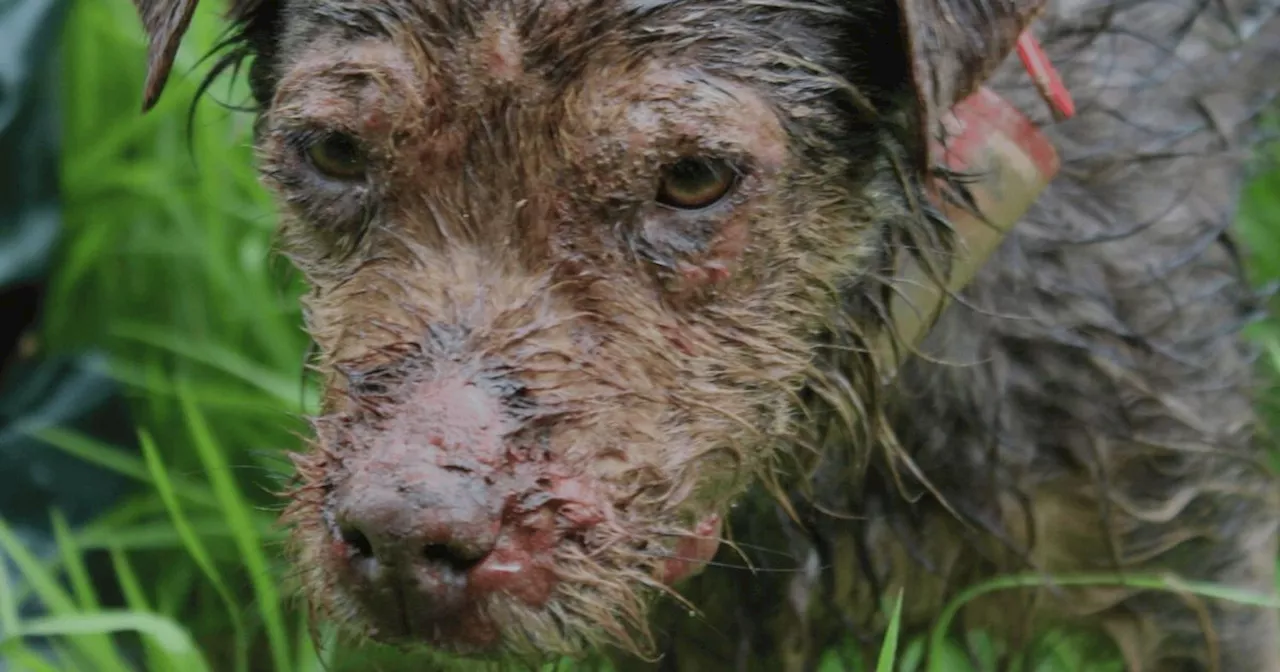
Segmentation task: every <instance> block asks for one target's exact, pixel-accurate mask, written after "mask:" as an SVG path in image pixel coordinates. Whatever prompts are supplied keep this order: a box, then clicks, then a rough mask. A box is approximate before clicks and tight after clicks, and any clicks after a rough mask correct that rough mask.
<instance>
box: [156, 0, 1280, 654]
mask: <svg viewBox="0 0 1280 672" xmlns="http://www.w3.org/2000/svg"><path fill="white" fill-rule="evenodd" d="M135 4H136V5H137V7H138V10H139V13H140V16H141V18H142V23H143V25H144V27H145V29H146V31H147V34H148V36H149V52H148V77H147V83H146V90H145V92H144V108H145V107H149V106H151V105H153V104H154V102H155V101H156V99H157V97H158V96H159V95H160V93H161V91H162V88H163V85H164V82H165V81H166V79H167V77H168V74H169V69H170V67H171V64H172V61H173V58H174V54H175V52H176V50H177V48H178V46H179V44H180V42H181V39H182V36H183V33H184V31H185V29H186V27H187V24H188V22H189V20H190V17H191V15H192V11H193V9H194V7H195V4H196V0H136V1H135ZM228 16H229V20H230V22H231V25H232V26H233V27H234V28H233V29H234V33H233V35H232V37H231V39H229V40H228V41H227V42H226V43H225V44H224V45H223V46H224V48H225V52H224V53H223V58H224V60H223V61H222V65H224V66H225V65H229V64H234V63H239V62H240V61H241V60H243V59H248V60H250V61H251V66H250V67H249V69H248V77H249V82H250V85H251V86H250V88H251V91H252V96H253V98H254V101H255V102H256V104H257V107H258V111H257V115H258V116H257V126H256V144H257V147H258V150H259V154H260V164H259V167H260V170H261V174H262V177H263V180H264V182H265V184H266V185H267V186H268V187H269V188H270V189H271V190H272V191H273V192H274V194H275V195H276V197H277V199H278V202H279V204H280V207H281V225H280V245H281V249H282V250H284V252H285V253H286V254H287V255H288V256H289V258H290V259H291V260H292V262H293V264H294V265H295V266H296V267H297V268H298V269H299V270H300V271H301V272H302V273H303V275H304V276H305V278H306V280H307V281H308V284H309V286H310V291H309V293H308V294H307V296H306V298H305V300H304V301H305V308H306V322H307V329H308V331H309V333H310V335H311V337H312V338H313V340H314V342H315V345H316V350H317V352H318V355H317V357H316V361H315V367H316V369H317V370H318V371H319V373H320V375H321V376H322V378H323V389H324V394H323V410H322V412H321V413H320V414H319V415H318V416H317V417H315V418H314V419H313V426H314V438H313V440H312V442H311V445H310V446H309V447H308V449H307V450H306V451H304V452H302V453H299V454H297V455H295V456H294V463H295V465H296V479H295V482H294V483H293V485H292V487H291V488H290V489H289V490H288V491H287V492H285V493H284V496H285V498H286V500H287V502H288V506H287V509H286V511H285V515H284V520H285V521H286V522H287V523H288V525H289V526H290V528H291V531H292V532H291V535H292V537H291V538H292V543H291V551H290V553H291V555H290V559H291V562H292V563H293V565H294V567H295V569H296V570H297V573H298V575H299V576H300V590H301V594H302V595H303V596H304V597H305V598H306V600H307V603H308V604H309V605H310V607H311V609H312V610H313V613H314V616H315V617H316V618H318V619H324V620H327V621H330V622H332V623H334V624H335V625H336V626H337V627H338V628H339V630H340V631H341V632H343V633H347V634H349V635H352V636H354V637H357V638H359V637H364V638H369V639H373V640H376V641H380V642H386V643H391V644H396V645H400V646H406V647H410V648H425V649H431V650H434V651H438V652H442V653H444V654H447V655H450V656H455V657H459V658H462V659H469V658H483V659H497V660H509V661H519V662H525V663H527V662H536V661H540V660H544V659H546V658H548V657H551V656H558V655H569V656H576V657H584V656H591V655H597V654H598V655H601V656H605V657H608V658H611V659H613V661H614V664H615V666H616V668H617V669H623V670H627V669H655V668H658V669H672V670H676V669H678V670H719V669H736V670H810V669H814V668H815V666H816V665H817V664H818V661H819V658H820V657H821V655H822V654H823V652H824V651H826V650H828V649H829V648H830V647H832V646H837V645H841V644H842V643H845V642H847V641H849V640H851V639H852V640H853V641H855V642H860V643H861V647H862V649H864V650H865V655H866V656H868V657H869V656H870V655H872V654H873V653H874V648H875V646H874V644H875V642H876V641H877V639H878V638H879V637H880V636H881V635H882V634H883V631H884V628H885V625H886V618H885V616H884V610H883V609H882V606H883V604H884V603H885V601H886V600H889V599H892V598H893V597H894V596H897V595H900V596H901V600H902V602H901V622H902V625H903V627H904V628H905V629H907V630H908V631H912V630H919V629H921V628H924V627H927V626H928V625H929V624H930V623H931V622H932V620H933V619H934V618H935V617H937V616H938V614H939V613H940V612H941V611H942V610H943V609H944V607H945V605H947V604H948V603H949V601H950V600H952V599H953V598H955V596H956V595H957V593H958V591H960V590H962V589H964V588H965V587H968V586H971V585H973V584H975V583H976V582H978V581H981V580H983V579H985V578H990V577H993V576H999V575H1005V574H1010V573H1020V574H1022V575H1030V576H1041V577H1043V578H1044V580H1043V581H1030V582H1024V583H1023V584H1020V585H1021V587H1020V588H1018V589H1013V590H1005V591H998V592H991V593H988V594H985V595H983V596H981V597H979V598H978V599H975V600H972V601H969V602H968V603H967V604H966V605H965V607H964V609H963V611H962V613H963V615H964V623H965V625H966V627H980V628H986V629H989V630H990V631H992V632H995V633H997V634H1000V635H1001V636H1003V637H1005V638H1006V639H1007V640H1008V641H1011V642H1014V643H1017V642H1025V641H1026V639H1027V637H1028V636H1029V635H1030V634H1031V633H1033V632H1035V631H1038V630H1039V629H1041V628H1043V627H1050V626H1070V627H1084V628H1092V629H1095V630H1098V631H1100V632H1102V633H1104V634H1106V635H1108V636H1109V637H1110V638H1111V639H1112V640H1113V641H1114V642H1115V643H1116V644H1117V646H1118V648H1119V650H1120V652H1121V654H1122V655H1123V657H1124V660H1125V662H1126V664H1127V665H1128V666H1129V667H1130V668H1131V669H1134V670H1188V669H1216V670H1226V671H1239V672H1256V671H1259V670H1280V645H1278V644H1277V642H1278V641H1280V629H1278V628H1277V620H1276V615H1275V614H1274V613H1273V612H1271V611H1270V610H1267V609H1262V608H1257V607H1248V606H1240V605H1234V604H1230V603H1226V602H1223V601H1217V600H1208V599H1199V598H1196V599H1192V598H1188V597H1187V596H1186V595H1185V594H1181V593H1179V592H1178V591H1176V590H1152V589H1150V588H1149V587H1144V586H1143V585H1137V584H1135V583H1133V582H1125V581H1123V580H1121V579H1116V580H1115V581H1112V582H1111V583H1110V584H1109V585H1105V584H1104V583H1096V582H1095V583H1088V582H1086V585H1075V584H1062V583H1059V584H1055V583H1054V582H1053V577H1054V576H1058V575H1064V574H1066V575H1074V576H1079V575H1082V574H1085V575H1098V574H1107V575H1112V576H1116V577H1121V578H1123V577H1127V576H1133V575H1142V576H1151V575H1160V576H1172V577H1176V578H1177V579H1179V580H1194V581H1208V582H1215V583H1220V584H1225V585H1228V586H1231V587H1234V588H1237V589H1241V590H1247V591H1252V592H1256V593H1259V594H1263V595H1270V594H1272V593H1273V592H1274V584H1275V563H1276V555H1277V546H1276V530H1277V522H1278V521H1280V513H1278V507H1277V490H1276V480H1275V476H1274V474H1273V473H1272V471H1271V470H1270V468H1269V467H1268V466H1267V464H1266V452H1265V446H1264V445H1263V444H1262V443H1261V442H1260V441H1259V439H1258V437H1257V432H1256V425H1257V419H1256V418H1255V415H1254V412H1253V410H1252V394H1253V391H1254V389H1255V387H1256V384H1257V382H1256V381H1255V379H1254V374H1253V372H1252V369H1253V361H1254V354H1255V353H1254V350H1253V348H1252V347H1251V346H1250V345H1249V344H1248V343H1247V342H1246V341H1245V340H1244V339H1243V338H1242V337H1241V335H1240V330H1241V328H1242V327H1243V326H1244V325H1245V324H1247V323H1248V322H1249V321H1250V320H1252V319H1254V318H1255V317H1257V315H1259V314H1260V311H1262V309H1263V308H1264V303H1263V301H1262V298H1261V297H1259V296H1258V295H1256V294H1255V293H1254V292H1253V291H1252V290H1251V289H1250V287H1249V285H1248V283H1247V282H1246V279H1245V277H1244V274H1243V271H1242V261H1241V258H1240V257H1241V254H1240V252H1239V250H1238V248H1237V245H1236V243H1235V242H1234V240H1233V238H1232V236H1231V234H1230V232H1229V226H1230V224H1231V221H1232V219H1233V214H1234V209H1235V204H1236V201H1237V192H1238V190H1239V187H1240V183H1241V180H1242V178H1243V175H1244V172H1245V169H1246V165H1247V160H1248V154H1249V151H1248V150H1249V149H1250V148H1251V147H1252V146H1253V145H1254V144H1256V137H1257V134H1256V130H1257V126H1258V122H1257V118H1258V113H1259V110H1261V109H1263V107H1264V106H1265V105H1266V104H1267V103H1268V102H1269V101H1270V100H1271V99H1272V98H1274V97H1275V95H1276V93H1277V90H1278V88H1280V86H1278V85H1277V82H1278V81H1280V78H1277V77H1275V76H1274V74H1273V73H1272V72H1271V71H1270V70H1271V68H1274V67H1275V66H1274V64H1276V63H1280V0H1222V2H1219V3H1190V2H1181V1H1179V0H1139V1H1137V2H1132V3H1119V2H1114V1H1113V0H1060V1H1059V2H1056V3H1049V4H1044V3H1040V2H1035V1H1033V0H1001V1H1000V2H995V3H973V2H969V1H968V0H937V1H935V2H928V1H926V0H901V1H892V2H891V1H888V0H865V1H863V2H854V1H852V0H740V1H734V2H731V1H728V0H386V1H384V2H377V3H372V2H358V1H356V0H280V1H270V0H232V1H231V2H230V7H229V14H228ZM1028 67H1030V69H1031V70H1032V73H1033V75H1034V76H1032V77H1029V76H1028V74H1027V72H1026V70H1027V68H1028ZM218 69H219V70H220V69H221V68H218ZM1045 92H1048V93H1047V95H1048V98H1049V100H1050V102H1051V103H1053V104H1054V105H1053V106H1047V105H1046V104H1045V103H1044V100H1043V99H1044V96H1045ZM1064 96H1069V97H1070V98H1069V99H1067V98H1064ZM1055 110H1056V114H1055ZM975 222H977V223H981V224H984V225H985V226H978V225H976V224H975ZM984 231H985V233H984ZM984 250H985V251H984ZM930 297H932V298H930ZM1172 585H1177V584H1172Z"/></svg>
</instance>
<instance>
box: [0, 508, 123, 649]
mask: <svg viewBox="0 0 1280 672" xmlns="http://www.w3.org/2000/svg"><path fill="white" fill-rule="evenodd" d="M0 549H2V550H4V552H5V553H7V554H8V555H9V557H10V558H12V559H13V563H14V564H15V565H17V567H18V571H20V572H22V576H23V577H24V578H26V581H27V583H28V584H30V586H31V588H32V590H33V591H35V594H36V596H38V597H39V598H40V601H41V602H42V603H43V604H44V606H45V607H46V608H47V609H48V610H49V611H50V612H51V613H53V614H55V615H67V614H74V613H75V612H76V605H75V602H74V601H72V599H71V596H70V595H68V594H67V593H66V591H64V590H63V589H62V587H61V586H59V585H58V581H57V579H56V578H55V577H54V575H53V574H52V573H50V572H49V570H47V569H45V568H44V567H43V566H41V563H40V560H38V559H37V558H36V557H35V556H34V555H32V554H31V552H30V551H28V550H27V548H26V546H24V545H23V544H22V542H21V541H19V539H18V537H17V535H16V534H14V532H13V531H12V530H11V529H10V528H9V526H8V524H7V523H5V521H4V519H3V518H0ZM29 625H30V624H29V623H24V622H22V621H21V620H20V619H19V621H18V624H17V627H16V628H14V629H13V630H11V631H6V632H5V633H4V636H5V637H6V638H10V639H12V638H21V637H26V636H31V635H32V634H33V633H31V632H30V630H29ZM71 643H72V645H73V646H74V647H75V649H76V650H77V651H78V652H79V653H80V654H81V655H83V656H84V657H85V658H87V659H89V660H92V661H94V664H95V666H96V667H97V669H99V670H119V671H120V672H128V668H127V667H126V666H125V665H124V663H123V662H122V661H121V660H120V659H119V657H118V655H117V652H116V650H115V647H114V646H113V645H112V643H111V640H110V639H109V638H107V637H105V636H102V635H97V636H86V637H76V638H73V639H72V641H71Z"/></svg>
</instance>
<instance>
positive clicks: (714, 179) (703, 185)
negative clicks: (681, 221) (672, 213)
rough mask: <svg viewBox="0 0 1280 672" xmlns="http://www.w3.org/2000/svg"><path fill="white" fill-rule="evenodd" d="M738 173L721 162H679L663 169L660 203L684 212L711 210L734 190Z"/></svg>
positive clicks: (685, 160) (691, 160)
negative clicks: (710, 208) (709, 208)
mask: <svg viewBox="0 0 1280 672" xmlns="http://www.w3.org/2000/svg"><path fill="white" fill-rule="evenodd" d="M737 180H738V173H737V172H736V171H734V169H733V166H731V165H729V163H728V162H727V161H722V160H719V159H701V158H688V159H680V160H679V161H676V162H675V163H673V164H671V165H668V166H666V167H665V168H663V170H662V181H661V182H660V183H659V184H658V196H657V200H658V202H659V203H661V204H663V205H666V206H669V207H672V208H679V209H681V210H701V209H703V208H708V207H711V206H712V205H715V204H716V203H718V202H719V201H720V199H722V198H724V197H725V195H726V194H728V193H729V191H730V190H731V189H733V186H734V184H735V183H736V182H737Z"/></svg>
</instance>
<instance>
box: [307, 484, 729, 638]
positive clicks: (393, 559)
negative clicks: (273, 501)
mask: <svg viewBox="0 0 1280 672" xmlns="http://www.w3.org/2000/svg"><path fill="white" fill-rule="evenodd" d="M580 485H581V483H580V482H573V481H570V480H566V481H565V483H564V485H563V486H561V488H560V493H559V494H551V495H548V494H547V493H543V494H541V495H539V496H536V497H524V498H521V499H522V500H523V502H524V503H525V505H520V506H515V507H512V508H509V510H508V511H507V513H506V514H504V515H503V516H502V519H501V522H500V523H499V525H498V526H497V529H496V532H495V533H494V534H493V536H492V538H491V541H478V540H479V537H477V538H476V539H475V540H471V541H461V542H452V543H423V542H422V541H421V539H424V538H428V537H430V536H431V535H432V529H431V528H432V525H433V522H432V521H431V520H430V519H426V520H424V521H423V522H422V523H421V527H420V528H419V529H417V530H406V531H405V532H404V533H402V534H398V535H396V536H395V537H393V538H389V537H386V536H381V537H378V538H373V539H371V538H370V536H369V535H367V534H365V533H363V532H360V531H359V529H358V527H357V526H353V525H352V524H351V523H350V520H351V518H350V517H349V516H347V517H345V518H344V517H343V515H344V514H342V513H341V512H340V513H339V514H338V515H337V516H330V515H329V511H326V517H327V518H328V520H327V521H326V522H327V527H328V529H329V534H330V535H331V540H332V541H331V545H330V548H331V553H332V554H333V557H332V561H333V564H331V565H330V566H331V567H334V568H335V570H336V577H335V578H336V579H337V582H338V583H339V584H340V585H341V586H342V588H343V589H344V590H343V592H344V593H345V594H346V595H347V596H348V597H349V598H350V599H351V600H352V601H353V604H352V605H351V606H353V607H355V608H356V610H357V611H358V612H359V614H360V616H361V619H360V620H362V621H364V622H365V624H366V629H365V633H364V634H365V635H366V636H368V637H369V638H370V639H373V640H375V641H379V642H382V643H387V644H393V645H400V646H411V647H418V646H426V647H429V648H432V649H435V650H437V651H439V652H442V653H449V654H453V655H462V656H476V657H483V656H487V655H489V654H498V653H504V652H512V651H516V652H520V653H521V654H523V655H528V654H529V652H530V650H536V651H539V652H542V653H557V654H573V653H578V652H579V651H580V650H581V649H582V648H585V647H586V646H589V645H590V644H592V643H598V641H599V640H600V639H601V637H602V634H601V633H597V632H594V630H595V629H596V628H598V627H600V626H602V625H604V621H606V620H608V619H604V618H601V619H600V620H599V621H595V620H593V619H591V618H590V617H589V615H590V613H591V612H592V611H593V610H595V609H601V608H604V609H616V610H621V611H628V612H631V613H632V614H633V615H638V616H639V618H640V619H643V616H644V612H645V611H646V608H645V605H644V604H643V603H642V602H643V598H642V596H647V595H652V594H653V593H655V592H659V591H661V590H664V589H671V590H674V586H675V585H676V584H678V583H680V582H681V581H683V580H684V579H687V578H689V577H691V576H693V575H695V574H697V573H698V572H700V571H701V570H702V569H703V568H704V567H705V566H706V565H707V563H708V562H709V561H710V560H711V558H712V557H713V556H714V555H715V553H716V552H717V550H718V548H719V545H720V533H721V516H720V515H719V514H708V515H705V516H703V518H702V519H701V520H699V521H698V522H697V523H696V524H695V525H693V526H692V527H691V529H689V530H688V532H687V533H684V534H676V535H672V536H670V537H669V538H668V542H667V543H665V544H660V545H655V544H654V542H653V541H651V540H650V541H645V542H642V543H641V544H631V547H630V548H627V546H628V543H627V541H626V540H627V538H628V537H629V536H632V535H626V534H624V533H622V531H621V529H622V528H621V526H619V525H617V524H616V521H614V520H613V516H606V515H604V514H603V513H602V509H600V508H599V507H597V506H594V505H592V504H590V503H588V498H587V497H578V498H569V497H565V496H564V492H565V491H572V490H574V489H578V488H580ZM462 506H465V504H463V505H462ZM635 536H638V535H635ZM406 540H412V541H406ZM468 544H470V545H468ZM411 548H412V549H414V550H413V551H412V552H410V550H409V549H411ZM628 565H629V566H628ZM619 583H627V584H631V585H626V586H619V585H613V586H610V589H606V590H603V591H600V590H599V589H600V587H601V584H619ZM611 594H612V595H614V596H615V598H614V599H609V596H610V595H611ZM622 596H628V597H631V598H633V600H634V603H632V604H620V603H617V601H618V600H619V598H620V597H622ZM624 601H625V600H624ZM616 625H617V624H610V625H609V626H608V627H616ZM627 625H628V626H629V627H632V628H643V624H642V621H641V622H632V623H629V624H627ZM604 636H605V637H607V636H608V635H607V634H605V635H604ZM615 643H616V642H615Z"/></svg>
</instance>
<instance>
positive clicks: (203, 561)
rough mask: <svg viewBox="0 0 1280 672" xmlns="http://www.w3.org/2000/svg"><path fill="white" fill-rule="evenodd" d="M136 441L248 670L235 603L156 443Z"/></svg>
mask: <svg viewBox="0 0 1280 672" xmlns="http://www.w3.org/2000/svg"><path fill="white" fill-rule="evenodd" d="M138 439H139V442H140V444H141V446H142V454H143V456H144V457H145V459H146V462H147V468H148V469H150V471H151V479H152V482H153V483H154V484H155V487H156V493H157V494H159V495H160V498H161V499H162V500H164V504H165V507H166V508H167V509H168V510H169V516H170V519H171V520H172V521H173V527H174V529H175V530H176V531H177V532H178V536H179V537H181V538H182V544H183V546H184V547H186V550H187V553H188V554H189V555H190V556H191V559H192V560H194V561H195V563H196V566H198V567H199V568H200V571H201V572H203V573H204V575H205V578H207V579H208V580H209V583H211V584H213V588H214V590H215V591H217V593H218V597H219V598H221V599H222V602H223V604H224V606H225V607H226V609H227V616H228V618H230V619H231V627H232V628H233V630H234V632H235V641H236V652H235V656H236V669H237V670H247V669H248V638H247V637H246V636H245V630H244V622H243V620H242V619H241V618H240V610H239V608H238V606H237V603H236V601H235V600H234V599H233V598H232V596H231V591H229V590H227V585H226V582H224V581H223V580H222V575H221V574H220V573H219V572H218V568H217V566H216V565H215V564H214V562H213V558H212V557H211V556H210V555H209V552H208V551H207V550H206V549H205V547H204V544H203V543H201V541H200V537H199V536H197V535H196V533H195V530H194V529H192V527H191V525H190V523H189V521H188V520H187V517H186V514H184V513H183V511H182V505H181V504H179V503H178V497H177V495H176V494H175V493H174V491H173V482H172V481H170V480H169V476H168V474H167V473H166V472H165V469H164V465H163V464H162V463H161V462H160V454H159V451H158V450H157V449H156V446H155V442H154V441H152V439H151V435H150V434H147V433H146V432H144V431H140V432H138Z"/></svg>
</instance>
